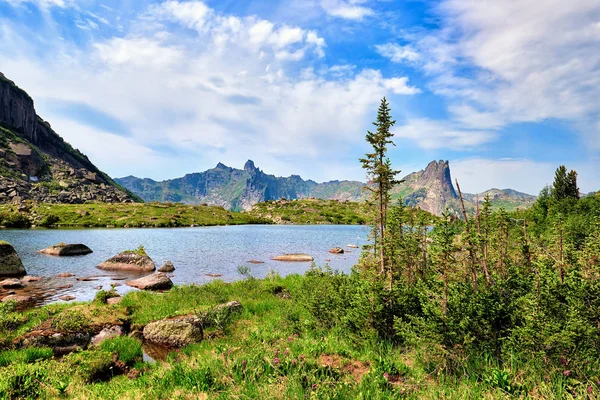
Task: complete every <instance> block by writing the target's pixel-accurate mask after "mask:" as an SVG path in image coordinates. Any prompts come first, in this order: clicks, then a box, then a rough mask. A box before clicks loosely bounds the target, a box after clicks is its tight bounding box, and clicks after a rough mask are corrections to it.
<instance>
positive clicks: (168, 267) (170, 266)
mask: <svg viewBox="0 0 600 400" xmlns="http://www.w3.org/2000/svg"><path fill="white" fill-rule="evenodd" d="M173 271H175V266H174V265H173V263H172V262H171V261H167V262H166V263H164V264H163V265H162V267H160V268H159V269H158V272H173Z"/></svg>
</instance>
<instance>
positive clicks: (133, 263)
mask: <svg viewBox="0 0 600 400" xmlns="http://www.w3.org/2000/svg"><path fill="white" fill-rule="evenodd" d="M98 268H100V269H103V270H106V271H134V272H153V271H154V270H155V269H156V266H155V265H154V261H152V259H151V258H150V257H148V255H147V254H146V252H145V251H143V250H127V251H124V252H122V253H119V254H117V255H116V256H114V257H112V258H109V259H108V260H106V261H104V262H103V263H101V264H100V265H98Z"/></svg>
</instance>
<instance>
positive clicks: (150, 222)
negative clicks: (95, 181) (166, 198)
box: [0, 203, 270, 228]
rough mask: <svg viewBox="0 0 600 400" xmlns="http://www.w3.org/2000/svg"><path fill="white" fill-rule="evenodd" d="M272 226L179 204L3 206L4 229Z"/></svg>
mask: <svg viewBox="0 0 600 400" xmlns="http://www.w3.org/2000/svg"><path fill="white" fill-rule="evenodd" d="M259 223H270V221H268V220H266V219H261V218H259V217H256V216H253V215H250V214H244V213H237V212H231V211H227V210H225V209H223V208H222V207H212V206H192V205H186V204H177V203H134V204H125V203H122V204H109V203H90V204H39V205H33V204H32V205H28V206H25V207H21V208H17V206H14V205H10V204H4V205H0V226H6V227H9V228H18V227H28V225H29V226H30V225H36V226H53V227H59V228H60V227H82V228H87V227H117V228H123V227H182V226H212V225H240V224H259Z"/></svg>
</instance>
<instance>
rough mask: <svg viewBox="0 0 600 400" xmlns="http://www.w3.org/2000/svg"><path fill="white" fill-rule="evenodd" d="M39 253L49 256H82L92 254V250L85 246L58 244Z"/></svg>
mask: <svg viewBox="0 0 600 400" xmlns="http://www.w3.org/2000/svg"><path fill="white" fill-rule="evenodd" d="M40 253H43V254H48V255H51V256H62V257H69V256H83V255H86V254H90V253H93V251H92V249H90V248H89V247H87V246H86V245H85V244H80V243H78V244H66V243H59V244H57V245H54V246H50V247H47V248H45V249H43V250H40Z"/></svg>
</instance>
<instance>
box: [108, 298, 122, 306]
mask: <svg viewBox="0 0 600 400" xmlns="http://www.w3.org/2000/svg"><path fill="white" fill-rule="evenodd" d="M122 300H123V298H122V297H121V296H118V297H111V298H109V299H106V304H109V305H113V304H119V303H120V302H121V301H122Z"/></svg>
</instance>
